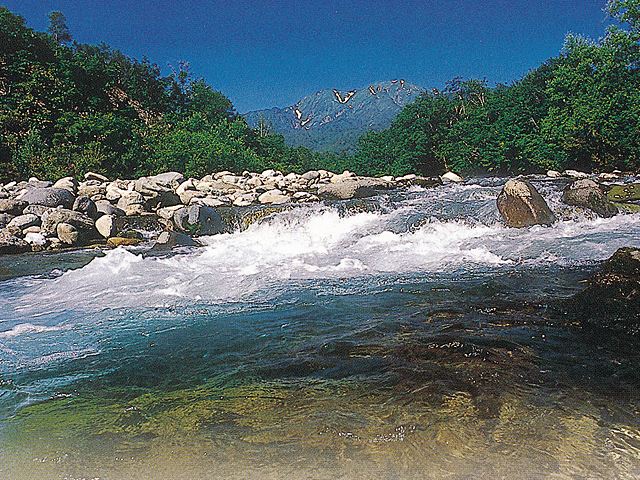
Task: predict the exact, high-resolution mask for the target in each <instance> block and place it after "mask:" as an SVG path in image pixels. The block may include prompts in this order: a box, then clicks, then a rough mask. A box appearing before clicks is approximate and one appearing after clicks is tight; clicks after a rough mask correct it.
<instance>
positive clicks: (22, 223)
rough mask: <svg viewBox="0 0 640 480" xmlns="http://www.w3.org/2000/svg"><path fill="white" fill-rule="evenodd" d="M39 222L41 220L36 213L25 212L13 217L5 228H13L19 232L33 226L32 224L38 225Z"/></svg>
mask: <svg viewBox="0 0 640 480" xmlns="http://www.w3.org/2000/svg"><path fill="white" fill-rule="evenodd" d="M41 223H42V221H41V220H40V217H39V216H38V215H34V214H33V213H27V214H25V215H19V216H17V217H15V218H14V219H13V220H11V221H10V222H9V224H8V225H7V228H10V229H12V228H15V229H16V230H18V231H20V232H21V231H23V230H26V229H27V228H29V227H33V226H34V225H37V226H39V225H40V224H41Z"/></svg>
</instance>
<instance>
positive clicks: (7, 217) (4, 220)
mask: <svg viewBox="0 0 640 480" xmlns="http://www.w3.org/2000/svg"><path fill="white" fill-rule="evenodd" d="M14 218H15V215H11V214H10V213H0V228H4V227H5V226H7V224H8V223H9V222H10V221H11V220H13V219H14Z"/></svg>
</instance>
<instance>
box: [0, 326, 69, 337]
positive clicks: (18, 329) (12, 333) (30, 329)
mask: <svg viewBox="0 0 640 480" xmlns="http://www.w3.org/2000/svg"><path fill="white" fill-rule="evenodd" d="M59 330H62V327H48V326H45V325H33V324H32V323H21V324H19V325H15V326H14V327H13V328H12V329H11V330H5V331H4V332H0V338H14V337H20V336H23V335H29V334H34V333H42V332H56V331H59Z"/></svg>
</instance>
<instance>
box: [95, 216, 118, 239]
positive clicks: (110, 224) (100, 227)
mask: <svg viewBox="0 0 640 480" xmlns="http://www.w3.org/2000/svg"><path fill="white" fill-rule="evenodd" d="M95 227H96V230H97V231H98V233H99V234H100V235H102V236H103V237H104V238H110V237H114V236H115V235H116V233H118V228H117V225H116V220H115V216H114V215H103V216H101V217H100V218H98V219H97V220H96V224H95Z"/></svg>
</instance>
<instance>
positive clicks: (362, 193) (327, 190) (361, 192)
mask: <svg viewBox="0 0 640 480" xmlns="http://www.w3.org/2000/svg"><path fill="white" fill-rule="evenodd" d="M334 178H335V177H334ZM379 188H385V187H383V186H382V183H380V182H377V181H375V179H360V180H357V179H356V180H350V179H346V180H342V181H338V182H335V183H327V184H323V185H320V186H319V187H318V196H319V197H320V198H324V199H327V200H350V199H352V198H367V197H373V196H374V195H377V191H376V189H379Z"/></svg>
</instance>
